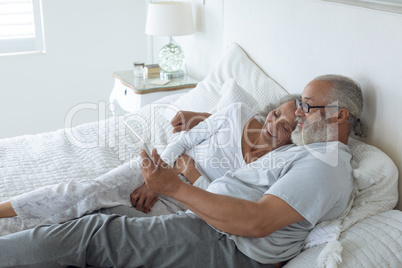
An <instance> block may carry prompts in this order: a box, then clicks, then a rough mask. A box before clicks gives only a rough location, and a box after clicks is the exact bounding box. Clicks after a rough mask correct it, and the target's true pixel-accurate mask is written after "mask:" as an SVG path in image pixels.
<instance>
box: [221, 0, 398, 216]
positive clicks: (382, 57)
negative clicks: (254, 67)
mask: <svg viewBox="0 0 402 268" xmlns="http://www.w3.org/2000/svg"><path fill="white" fill-rule="evenodd" d="M223 29H224V30H223V32H224V37H223V42H224V45H227V44H229V43H231V42H236V43H238V44H239V45H240V46H241V47H242V48H243V49H244V50H245V51H246V52H247V54H248V55H249V56H250V58H251V59H253V61H255V62H256V63H257V64H258V65H259V66H260V67H261V68H262V69H263V70H264V71H265V72H266V73H267V74H268V75H269V76H271V77H272V78H273V79H274V80H276V81H277V82H278V83H279V84H280V85H282V86H283V87H284V88H285V89H286V90H287V91H288V92H290V93H301V91H302V90H303V88H304V86H305V85H306V84H307V83H308V82H309V81H310V80H312V79H313V78H314V77H316V76H318V75H321V74H327V73H336V74H342V75H346V76H349V77H351V78H353V79H355V80H356V81H358V82H359V83H360V84H361V86H362V89H363V94H364V98H365V100H364V105H365V106H364V107H365V108H364V112H363V116H362V120H363V121H364V122H365V123H366V124H367V125H368V127H369V131H368V137H367V138H365V139H364V140H363V141H364V142H367V143H369V144H372V145H374V146H376V147H378V148H379V149H381V150H382V151H384V152H385V153H386V154H387V155H388V156H390V157H391V158H392V160H393V161H394V162H395V164H396V165H397V167H398V169H399V170H400V171H401V170H402V153H401V152H402V138H400V137H401V136H402V125H401V124H399V123H400V122H401V120H400V119H399V118H398V116H399V115H400V114H402V105H401V103H400V102H401V100H402V14H397V13H391V12H384V11H377V10H372V9H367V8H362V7H356V6H352V5H346V4H339V3H332V2H328V1H321V0H269V1H267V0H248V1H244V0H224V7H223ZM398 187H399V192H401V191H402V185H401V179H399V186H398ZM397 208H398V209H400V210H401V209H402V202H401V199H399V202H398V204H397Z"/></svg>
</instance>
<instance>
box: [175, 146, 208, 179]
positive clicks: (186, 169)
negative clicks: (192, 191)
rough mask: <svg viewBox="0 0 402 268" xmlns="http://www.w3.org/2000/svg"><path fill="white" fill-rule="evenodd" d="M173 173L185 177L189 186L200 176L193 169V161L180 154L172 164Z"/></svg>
mask: <svg viewBox="0 0 402 268" xmlns="http://www.w3.org/2000/svg"><path fill="white" fill-rule="evenodd" d="M173 169H174V171H176V172H177V173H178V174H181V175H183V176H184V177H186V178H187V179H188V180H189V182H190V183H191V184H193V183H194V182H195V181H196V180H197V179H198V178H199V177H200V176H201V174H200V173H199V172H198V170H197V169H196V167H195V163H194V160H193V159H192V158H191V157H189V156H188V155H187V154H185V153H184V154H182V155H181V156H180V157H179V158H178V159H177V160H176V162H175V163H174V166H173Z"/></svg>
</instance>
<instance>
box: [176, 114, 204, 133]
mask: <svg viewBox="0 0 402 268" xmlns="http://www.w3.org/2000/svg"><path fill="white" fill-rule="evenodd" d="M210 116H211V114H210V113H197V112H191V111H179V112H177V114H176V115H175V116H174V117H173V119H172V120H171V121H170V124H171V125H172V126H173V133H176V132H181V131H189V130H190V129H192V128H193V127H194V126H196V125H198V123H200V122H202V121H204V120H205V119H206V118H208V117H210Z"/></svg>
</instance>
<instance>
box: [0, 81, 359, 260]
mask: <svg viewBox="0 0 402 268" xmlns="http://www.w3.org/2000/svg"><path fill="white" fill-rule="evenodd" d="M362 108H363V99H362V92H361V89H360V86H359V85H358V84H357V83H356V82H354V81H353V80H351V79H349V78H347V77H344V76H339V75H325V76H320V77H317V78H316V79H314V80H313V81H311V82H310V83H309V84H308V85H307V86H306V87H305V88H304V91H303V93H302V99H301V100H299V99H297V98H296V99H294V98H293V97H291V98H287V99H285V100H283V101H282V104H281V105H280V106H279V107H277V108H276V109H274V110H272V111H271V112H270V113H269V114H268V115H267V116H266V119H265V121H261V116H260V117H258V116H256V115H255V113H254V112H252V111H251V110H250V109H249V108H248V107H245V106H244V105H240V104H235V105H232V106H230V107H227V108H226V109H223V110H221V111H219V112H217V113H216V114H214V115H212V116H210V117H208V118H207V119H205V120H204V121H202V122H201V123H199V124H198V125H197V126H195V127H193V128H192V130H191V131H189V132H187V133H186V134H185V135H184V136H183V137H182V139H181V140H180V141H178V142H176V143H175V144H170V145H169V146H168V147H167V148H166V149H165V150H164V152H163V153H162V155H161V156H159V154H158V153H157V152H156V150H154V151H153V152H152V158H153V162H152V161H151V160H150V158H149V156H148V155H147V154H146V153H145V152H144V151H142V152H141V157H142V162H141V163H140V165H141V166H139V167H138V168H130V166H128V164H125V165H123V166H121V167H119V168H117V169H116V170H113V171H111V172H109V173H108V174H105V175H104V176H103V177H100V178H97V179H96V180H94V181H90V182H89V181H84V182H78V183H77V182H74V181H72V182H68V183H65V184H60V185H56V186H51V187H47V188H43V189H39V190H37V191H34V192H31V193H27V194H24V195H22V196H19V197H15V198H13V199H12V200H11V202H10V201H8V202H5V203H3V204H2V207H3V212H2V213H4V214H3V216H15V215H18V216H20V217H21V218H22V220H23V221H24V220H27V221H29V219H30V218H34V219H36V220H37V221H31V224H32V226H31V227H34V225H36V224H43V223H47V224H49V223H59V222H64V223H63V224H51V225H41V226H38V227H36V228H34V229H30V230H25V231H22V232H18V233H15V234H11V235H7V236H4V237H1V238H0V267H15V266H24V267H31V266H32V267H66V266H79V267H85V266H87V265H89V266H95V267H138V266H151V267H153V266H155V267H170V266H183V267H187V266H191V267H217V266H226V267H254V266H260V265H264V264H265V265H267V266H271V265H272V267H273V266H274V264H278V263H282V262H284V261H287V260H289V259H291V258H293V257H294V256H296V255H297V254H298V253H299V252H300V251H301V249H302V247H303V242H304V239H305V238H306V236H307V235H308V233H309V231H310V230H311V229H312V228H313V227H314V226H315V225H316V224H317V223H318V222H320V221H323V220H331V219H335V218H337V217H339V216H340V215H341V214H342V212H343V211H344V210H345V208H346V206H347V204H348V201H349V196H350V194H351V192H352V188H353V177H352V168H351V165H350V159H351V154H350V151H349V149H348V146H347V143H348V136H349V133H350V132H351V131H354V132H355V133H357V134H359V133H360V132H359V131H360V130H361V129H362V128H361V123H360V120H359V119H358V117H359V116H360V114H361V112H362ZM296 117H297V120H296ZM228 118H229V119H230V120H228ZM179 119H180V116H176V117H175V118H174V120H173V121H172V122H173V124H175V125H180V124H181V123H179V124H177V123H175V122H182V123H183V120H179ZM296 122H297V126H296ZM185 124H186V122H185V120H184V128H185V127H186V126H185ZM177 127H180V126H177ZM190 127H192V126H190ZM206 129H208V131H205V130H206ZM292 141H293V143H294V144H291V142H292ZM223 145H224V146H223ZM303 145H304V146H303ZM183 152H186V154H184V155H182V154H183ZM181 155H182V156H181ZM239 156H240V157H239ZM191 158H193V159H195V162H196V164H197V167H195V165H194V163H193V162H192V161H191ZM162 159H163V160H164V161H163V160H162ZM189 160H190V161H189ZM217 160H219V161H218V162H217ZM165 161H166V162H165ZM140 170H141V174H142V176H140V174H139V173H140ZM178 174H181V175H184V177H185V178H186V179H187V180H188V181H187V183H186V182H185V181H184V180H182V179H180V177H179V175H178ZM143 180H145V183H146V184H145V186H142V187H141V185H142V184H143V182H144V181H143ZM188 182H189V183H188ZM195 186H198V187H195ZM134 189H137V190H136V191H134V193H132V194H131V200H132V201H130V193H131V192H132V191H133V190H134ZM144 192H146V193H144ZM60 193H62V194H61V196H60V197H59V195H60ZM156 193H158V194H159V197H160V198H159V201H158V202H155V201H156V200H157V194H156ZM33 199H34V200H35V202H33ZM41 200H42V202H41ZM177 201H178V202H177ZM49 202H50V203H49ZM131 202H132V203H133V204H134V205H135V206H136V207H137V208H138V209H141V207H143V209H144V210H145V212H149V213H148V214H145V213H142V212H139V211H138V210H135V209H132V208H131V209H130V208H129V206H130V205H131ZM122 204H123V205H126V206H125V207H122V206H120V207H116V208H111V209H105V210H102V211H101V212H104V213H96V214H91V215H87V216H82V215H83V214H85V213H87V212H91V211H94V210H96V209H98V208H102V207H105V206H109V207H110V206H117V205H122ZM63 206H64V209H63ZM151 207H152V209H151ZM185 208H187V209H188V210H187V212H184V211H183V210H184V209H185ZM179 210H180V211H179ZM176 211H179V212H177V213H176V214H170V215H163V216H158V217H151V215H157V214H168V213H173V212H176ZM116 213H117V214H116ZM107 214H110V215H107ZM118 214H120V215H121V214H126V215H121V216H119V215H118ZM127 215H128V216H129V217H127ZM81 216H82V217H81ZM76 217H77V218H78V219H75V220H70V219H72V218H76ZM68 220H70V221H68ZM32 222H33V223H32Z"/></svg>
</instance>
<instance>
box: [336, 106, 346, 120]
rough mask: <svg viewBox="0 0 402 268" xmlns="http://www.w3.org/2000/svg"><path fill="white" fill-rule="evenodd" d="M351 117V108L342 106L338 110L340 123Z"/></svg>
mask: <svg viewBox="0 0 402 268" xmlns="http://www.w3.org/2000/svg"><path fill="white" fill-rule="evenodd" d="M348 118H349V110H348V109H346V108H342V109H340V110H339V111H338V118H337V121H338V123H344V122H346V120H348Z"/></svg>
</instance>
